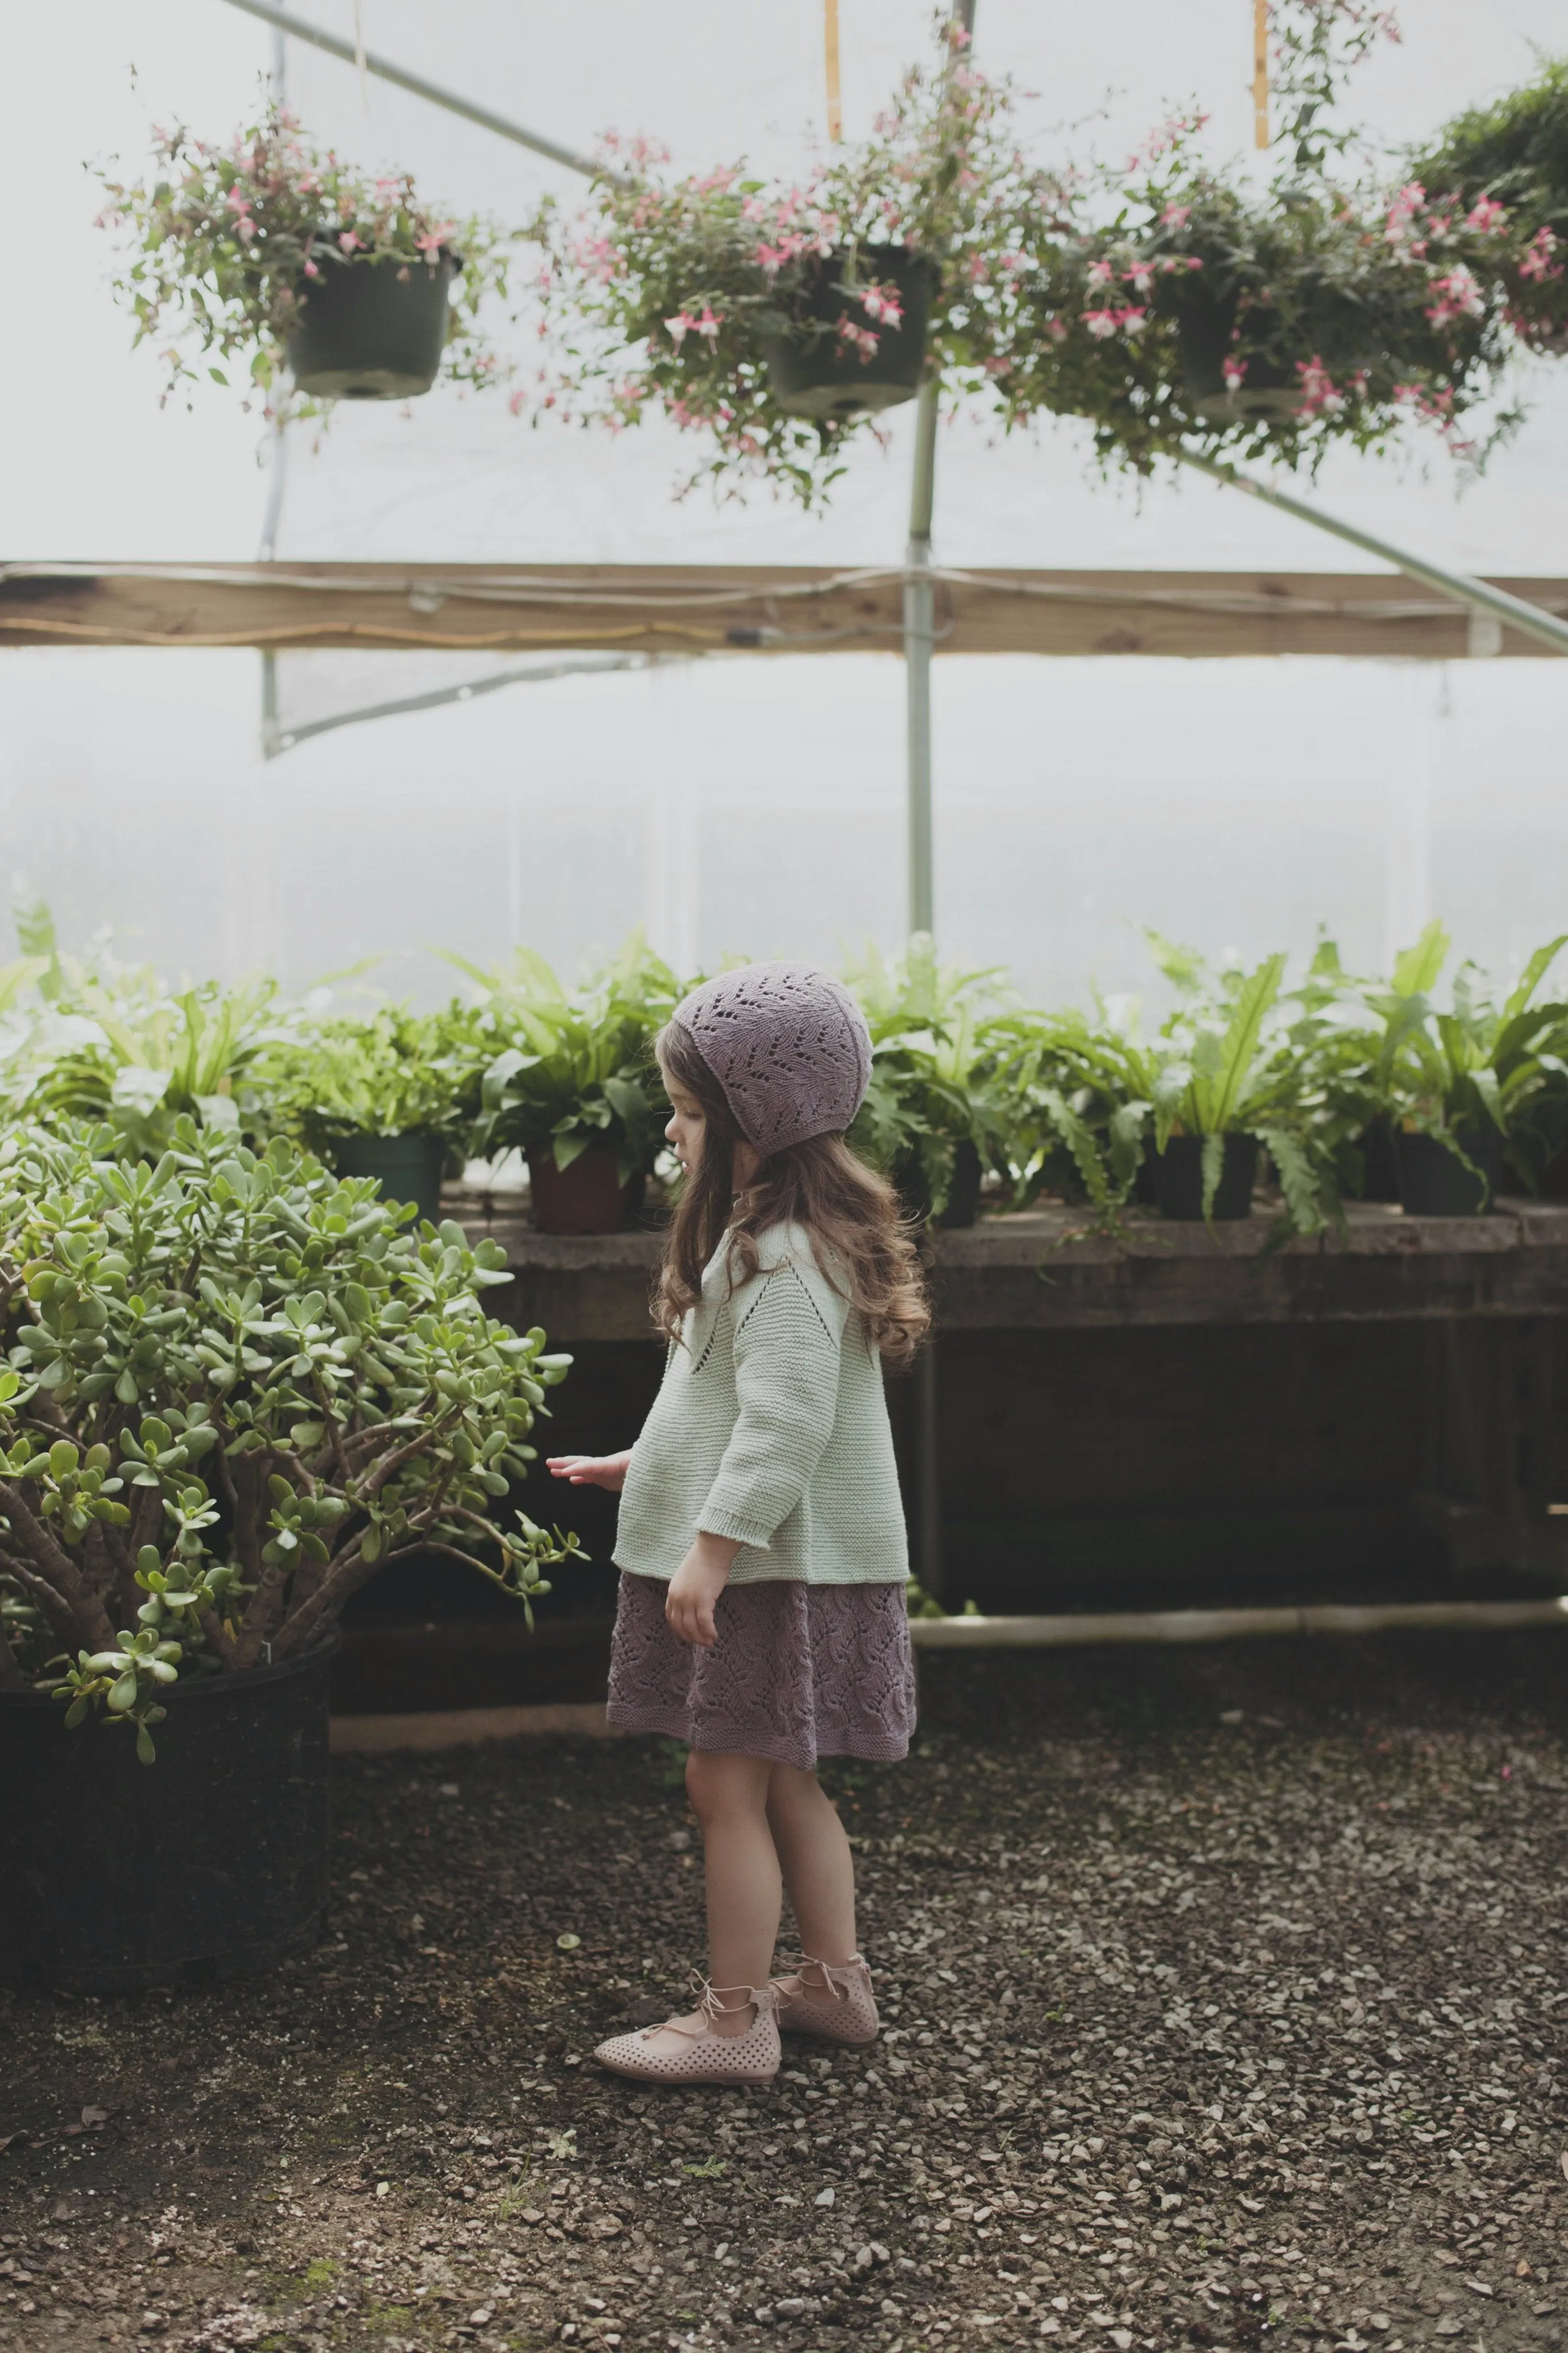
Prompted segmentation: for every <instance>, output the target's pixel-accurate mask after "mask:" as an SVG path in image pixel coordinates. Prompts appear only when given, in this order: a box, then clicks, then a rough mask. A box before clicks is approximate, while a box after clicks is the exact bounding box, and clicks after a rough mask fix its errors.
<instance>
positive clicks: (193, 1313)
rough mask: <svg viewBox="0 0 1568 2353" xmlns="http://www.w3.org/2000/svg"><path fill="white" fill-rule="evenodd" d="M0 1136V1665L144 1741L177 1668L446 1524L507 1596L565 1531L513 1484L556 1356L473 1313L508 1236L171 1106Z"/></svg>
mask: <svg viewBox="0 0 1568 2353" xmlns="http://www.w3.org/2000/svg"><path fill="white" fill-rule="evenodd" d="M118 1149H119V1138H118V1136H117V1134H115V1133H114V1131H113V1130H111V1129H110V1128H108V1127H106V1126H100V1127H99V1128H97V1129H95V1130H91V1131H86V1130H83V1131H79V1132H77V1133H75V1134H69V1135H63V1136H53V1135H48V1134H43V1133H41V1132H40V1131H38V1130H36V1129H34V1130H26V1131H23V1132H21V1133H19V1134H13V1135H11V1136H10V1137H8V1138H7V1139H6V1140H5V1143H4V1144H3V1145H0V1315H3V1318H4V1326H5V1351H6V1355H7V1357H8V1363H7V1364H6V1366H5V1370H4V1372H3V1373H0V1594H3V1595H5V1597H6V1599H7V1601H8V1603H9V1605H10V1606H9V1608H8V1609H7V1610H6V1616H5V1635H6V1641H5V1647H4V1648H3V1649H0V1681H5V1682H8V1683H10V1684H12V1685H13V1686H20V1685H23V1684H26V1683H29V1682H37V1681H39V1680H43V1679H47V1680H49V1681H50V1682H51V1683H53V1685H54V1687H55V1688H57V1690H58V1694H59V1696H60V1697H61V1698H62V1699H65V1700H66V1701H68V1704H69V1717H70V1721H71V1722H73V1723H76V1722H79V1721H80V1720H81V1718H82V1716H83V1715H86V1714H88V1713H89V1712H91V1711H93V1710H94V1709H96V1708H98V1707H99V1706H100V1705H101V1706H102V1708H103V1709H104V1711H105V1712H106V1715H107V1717H108V1720H109V1721H110V1723H126V1724H131V1725H134V1726H135V1727H136V1741H137V1746H138V1750H139V1753H140V1754H142V1757H145V1758H148V1759H149V1760H150V1759H151V1756H152V1737H151V1729H150V1727H151V1726H152V1725H154V1724H156V1723H157V1721H158V1720H159V1718H160V1716H161V1715H162V1714H163V1705H162V1701H161V1698H160V1694H162V1693H163V1691H165V1690H166V1688H167V1686H168V1685H169V1684H170V1683H172V1682H174V1680H175V1679H176V1678H177V1677H179V1676H182V1675H185V1674H189V1673H192V1672H196V1673H210V1672H217V1671H221V1670H225V1669H228V1670H238V1669H242V1668H246V1667H250V1666H254V1665H255V1664H256V1663H257V1662H258V1660H260V1659H262V1658H264V1657H266V1658H270V1659H272V1660H277V1659H280V1658H287V1657H290V1656H293V1655H295V1654H297V1653H299V1652H300V1651H304V1650H307V1649H309V1648H310V1646H311V1645H312V1644H315V1643H318V1642H320V1641H321V1640H322V1639H323V1638H324V1636H325V1635H326V1634H327V1632H328V1630H330V1628H331V1625H332V1623H333V1621H334V1620H336V1618H337V1616H338V1614H339V1612H340V1611H341V1610H342V1607H343V1605H344V1603H345V1602H346V1601H347V1600H348V1599H349V1597H350V1596H351V1595H352V1594H353V1593H354V1592H356V1591H357V1590H358V1589H359V1588H360V1587H361V1586H363V1584H364V1583H365V1582H366V1581H367V1579H368V1578H370V1577H373V1576H374V1574H375V1573H376V1572H377V1570H378V1569H380V1568H381V1567H384V1566H385V1565H386V1564H387V1563H389V1562H391V1561H395V1560H398V1559H404V1558H407V1557H409V1556H413V1555H415V1554H417V1553H430V1552H436V1553H440V1554H444V1555H446V1556H448V1557H450V1558H454V1559H458V1560H460V1561H462V1562H463V1563H464V1564H465V1565H466V1566H468V1567H470V1568H472V1569H473V1570H474V1571H475V1572H476V1574H478V1575H479V1576H481V1577H485V1578H487V1579H488V1580H489V1583H490V1584H492V1585H494V1586H495V1587H496V1588H498V1589H499V1590H500V1591H501V1592H504V1593H507V1594H510V1595H511V1596H512V1597H514V1598H515V1599H518V1600H520V1601H521V1604H522V1606H523V1609H524V1610H525V1612H528V1611H529V1610H530V1603H531V1599H532V1597H533V1596H535V1595H537V1594H541V1593H544V1592H547V1591H548V1590H549V1587H548V1586H547V1585H546V1584H545V1583H544V1581H543V1579H542V1576H541V1571H542V1569H544V1568H546V1567H552V1566H553V1565H555V1564H556V1563H558V1562H561V1561H563V1560H565V1559H567V1558H568V1557H570V1556H572V1555H573V1554H574V1552H575V1550H576V1538H575V1537H574V1536H573V1535H566V1536H562V1535H559V1534H558V1533H557V1534H553V1535H552V1534H549V1533H547V1532H546V1531H545V1530H543V1529H541V1528H539V1527H536V1526H535V1525H533V1523H532V1522H531V1520H529V1519H528V1518H527V1517H526V1516H525V1515H524V1514H522V1513H521V1512H519V1511H517V1510H516V1509H515V1508H512V1507H511V1506H510V1493H511V1489H512V1486H513V1483H514V1482H516V1481H517V1480H519V1479H521V1477H522V1476H523V1475H524V1474H525V1473H526V1472H527V1470H528V1467H529V1464H530V1463H531V1461H532V1460H533V1454H534V1450H533V1448H532V1447H531V1445H530V1444H529V1442H528V1440H529V1436H530V1432H531V1430H532V1428H533V1424H534V1420H535V1418H536V1416H537V1415H539V1414H540V1413H542V1411H543V1410H544V1409H545V1406H544V1400H545V1395H546V1392H547V1390H548V1389H549V1388H552V1387H553V1386H554V1385H555V1384H556V1383H557V1382H559V1381H560V1380H562V1379H563V1377H564V1376H565V1373H566V1370H567V1367H568V1366H569V1364H570V1358H568V1357H565V1356H552V1355H549V1354H547V1353H546V1350H545V1340H544V1335H543V1333H542V1332H541V1331H537V1330H536V1331H531V1332H528V1333H524V1334H519V1333H516V1332H513V1331H512V1330H511V1329H510V1327H509V1326H508V1325H506V1324H500V1323H497V1322H495V1321H494V1320H493V1319H491V1318H490V1317H489V1316H487V1314H485V1310H484V1303H483V1294H484V1293H485V1292H486V1291H487V1290H488V1289H489V1288H490V1287H491V1286H492V1285H497V1284H501V1283H505V1282H507V1281H508V1280H509V1276H508V1272H507V1267H506V1254H505V1252H504V1251H503V1250H500V1247H499V1246H498V1245H497V1244H495V1243H493V1242H489V1241H481V1242H479V1243H478V1244H474V1245H470V1244H469V1242H468V1240H467V1237H466V1236H465V1235H464V1234H463V1232H462V1230H461V1229H460V1228H459V1227H458V1226H456V1225H453V1224H450V1223H447V1224H444V1225H443V1226H442V1227H441V1228H440V1229H439V1231H438V1232H437V1233H434V1234H432V1235H430V1236H429V1238H428V1239H426V1240H415V1239H414V1238H413V1237H411V1236H410V1235H409V1234H408V1233H407V1232H405V1231H404V1230H403V1229H402V1213H401V1212H400V1211H399V1210H398V1209H396V1208H395V1207H393V1206H391V1205H387V1204H384V1203H383V1202H382V1201H381V1200H380V1199H379V1198H378V1197H377V1192H376V1188H375V1187H374V1184H372V1183H371V1182H370V1181H368V1180H366V1179H358V1180H355V1179H347V1180H340V1179H339V1178H337V1177H335V1176H331V1174H330V1173H329V1172H328V1171H327V1170H326V1169H324V1168H323V1167H321V1165H320V1164H319V1163H318V1162H317V1161H315V1160H313V1159H311V1158H310V1157H308V1156H306V1155H302V1154H300V1152H299V1151H298V1150H296V1149H295V1147H294V1146H293V1145H289V1144H288V1143H286V1142H284V1141H282V1140H281V1139H279V1140H276V1141H274V1142H273V1143H272V1144H271V1145H269V1146H268V1150H267V1152H266V1153H265V1155H259V1156H258V1155H256V1154H254V1153H252V1152H250V1151H247V1149H246V1148H245V1147H244V1146H243V1145H237V1144H236V1143H235V1142H234V1141H233V1140H232V1139H231V1138H229V1137H226V1136H224V1135H222V1134H214V1133H213V1132H211V1131H205V1132H204V1131H202V1130H199V1129H198V1128H197V1127H196V1125H195V1122H194V1121H193V1120H191V1119H188V1118H185V1119H181V1120H179V1121H177V1122H176V1123H175V1125H174V1134H173V1138H172V1142H171V1145H170V1148H169V1149H168V1150H167V1151H166V1152H165V1153H164V1154H163V1155H162V1157H161V1158H160V1159H159V1160H158V1162H157V1164H156V1166H150V1165H149V1164H148V1163H147V1162H146V1161H144V1160H143V1161H140V1162H138V1163H136V1164H135V1165H134V1166H128V1165H126V1164H125V1163H124V1162H123V1161H122V1160H121V1159H120V1158H119V1157H118V1156H117V1154H118Z"/></svg>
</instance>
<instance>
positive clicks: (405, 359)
mask: <svg viewBox="0 0 1568 2353" xmlns="http://www.w3.org/2000/svg"><path fill="white" fill-rule="evenodd" d="M319 266H320V267H321V276H320V277H319V278H312V279H310V280H307V281H306V283H305V284H303V285H302V286H301V287H300V298H301V301H302V303H303V309H302V311H301V312H300V321H299V323H298V325H297V326H296V327H295V329H294V332H293V333H292V334H291V335H290V336H289V343H288V358H289V371H290V373H291V374H292V375H293V378H294V382H295V384H296V385H297V386H298V387H299V389H300V391H301V392H307V393H310V394H311V395H313V396H314V397H315V398H316V399H318V400H410V399H414V398H416V397H417V396H418V395H419V394H420V393H423V392H428V391H429V389H430V387H431V385H433V384H434V383H435V381H436V377H437V373H438V371H439V369H440V365H441V353H442V352H443V351H444V350H445V348H446V343H447V290H448V289H449V287H450V285H451V282H452V280H453V279H454V278H455V277H456V276H457V274H458V270H459V269H461V268H462V263H461V262H460V261H459V260H458V257H457V255H456V254H442V255H441V256H440V257H439V259H437V262H436V265H435V267H434V269H432V267H431V266H430V264H429V263H428V262H426V261H399V260H398V259H396V258H395V256H394V257H390V258H388V259H386V260H384V261H349V262H342V263H331V262H323V263H322V264H321V265H319Z"/></svg>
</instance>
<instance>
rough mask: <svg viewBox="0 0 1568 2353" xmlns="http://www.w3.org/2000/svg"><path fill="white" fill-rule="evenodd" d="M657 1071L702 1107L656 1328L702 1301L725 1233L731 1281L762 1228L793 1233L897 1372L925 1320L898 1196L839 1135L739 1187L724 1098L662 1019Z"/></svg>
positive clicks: (920, 1279)
mask: <svg viewBox="0 0 1568 2353" xmlns="http://www.w3.org/2000/svg"><path fill="white" fill-rule="evenodd" d="M654 1043H655V1050H656V1051H657V1052H658V1059H659V1062H660V1064H661V1066H662V1068H663V1069H664V1070H665V1071H667V1072H668V1075H669V1077H670V1078H672V1079H673V1080H674V1081H675V1083H676V1085H677V1086H678V1087H680V1088H681V1089H683V1091H684V1092H686V1093H687V1094H689V1095H694V1096H695V1097H696V1099H697V1101H698V1102H699V1103H700V1104H701V1106H702V1115H703V1120H704V1124H705V1126H704V1134H703V1142H702V1156H701V1159H700V1161H699V1163H698V1165H697V1166H696V1167H695V1168H694V1169H692V1171H691V1172H690V1174H689V1176H688V1177H687V1179H686V1182H685V1184H684V1185H683V1186H682V1187H681V1191H680V1198H679V1201H678V1202H677V1204H676V1209H675V1215H674V1217H673V1218H672V1219H671V1220H670V1224H669V1230H668V1239H667V1240H666V1242H665V1246H664V1263H663V1265H662V1266H661V1267H660V1269H659V1273H658V1282H657V1285H656V1287H655V1292H654V1314H655V1317H656V1319H657V1321H658V1326H659V1329H660V1331H662V1332H664V1333H666V1334H668V1336H669V1337H670V1338H671V1339H679V1335H680V1325H681V1319H682V1317H683V1316H684V1315H685V1314H687V1312H688V1310H689V1309H690V1308H693V1307H695V1306H696V1305H697V1303H698V1301H699V1300H700V1298H701V1296H702V1271H703V1269H704V1268H705V1267H706V1266H707V1264H708V1262H709V1261H710V1259H711V1257H712V1255H713V1253H714V1251H715V1250H717V1249H718V1247H719V1245H720V1243H721V1241H722V1240H723V1239H724V1236H725V1234H726V1233H728V1234H729V1236H730V1250H729V1271H730V1280H731V1283H732V1284H733V1283H737V1282H748V1281H749V1280H750V1278H751V1277H752V1275H753V1274H755V1273H756V1271H757V1268H758V1266H759V1264H760V1262H761V1261H760V1259H759V1255H758V1250H757V1237H758V1236H759V1235H760V1234H763V1233H765V1232H766V1231H767V1230H768V1229H769V1227H770V1226H777V1225H784V1224H793V1225H799V1226H804V1227H805V1229H806V1231H807V1232H808V1233H809V1234H810V1235H812V1237H813V1238H814V1239H815V1240H816V1241H817V1242H818V1243H819V1244H820V1245H821V1249H822V1271H823V1273H824V1274H825V1275H826V1278H827V1280H828V1281H829V1282H833V1283H835V1284H837V1287H838V1289H839V1290H840V1291H842V1292H843V1293H845V1295H846V1296H847V1299H848V1301H849V1303H850V1305H851V1306H852V1307H853V1308H854V1309H855V1310H856V1311H857V1312H858V1314H859V1315H860V1316H861V1317H862V1318H863V1319H864V1321H865V1326H866V1336H867V1338H868V1341H869V1342H870V1345H872V1347H874V1348H876V1349H879V1351H880V1353H881V1356H882V1359H883V1361H884V1363H886V1364H887V1365H889V1366H891V1367H892V1368H893V1369H894V1370H895V1371H902V1370H903V1369H904V1367H905V1366H908V1365H909V1364H910V1362H911V1361H912V1359H913V1356H914V1354H915V1351H916V1349H917V1348H918V1347H919V1346H920V1344H921V1341H922V1340H923V1339H924V1337H925V1335H926V1332H927V1330H928V1328H929V1326H930V1324H931V1310H930V1308H929V1306H928V1305H927V1303H926V1293H925V1280H924V1276H923V1274H922V1272H921V1262H920V1258H919V1255H918V1254H917V1252H916V1250H915V1246H914V1243H913V1241H912V1240H911V1239H910V1233H909V1230H908V1228H907V1225H906V1222H905V1219H904V1218H903V1216H902V1214H901V1212H900V1208H899V1198H898V1195H897V1194H896V1193H895V1192H894V1190H893V1188H892V1187H891V1186H890V1185H889V1183H888V1181H887V1179H886V1178H885V1177H882V1176H878V1175H877V1174H876V1173H875V1171H874V1170H872V1169H870V1168H868V1167H867V1166H866V1164H865V1162H864V1161H863V1160H860V1159H858V1158H857V1156H856V1155H855V1154H854V1153H853V1152H851V1151H850V1149H849V1147H848V1145H847V1144H846V1143H845V1141H844V1138H843V1137H842V1136H841V1135H814V1136H810V1137H808V1138H807V1140H806V1141H805V1143H804V1144H789V1145H784V1148H783V1150H782V1151H779V1152H773V1153H770V1154H769V1155H768V1157H767V1159H766V1160H764V1161H763V1165H762V1166H761V1167H760V1168H759V1169H758V1171H757V1173H756V1175H755V1176H753V1177H752V1182H751V1183H750V1184H749V1185H748V1186H747V1187H746V1189H745V1191H744V1192H743V1193H741V1194H737V1193H736V1190H735V1182H734V1168H735V1146H736V1145H737V1144H739V1143H740V1142H742V1134H741V1130H740V1128H739V1126H738V1125H737V1124H736V1121H735V1115H734V1113H733V1112H731V1109H730V1106H729V1103H728V1102H727V1101H726V1100H725V1096H724V1092H723V1090H722V1088H721V1086H720V1084H719V1082H718V1081H717V1079H715V1078H714V1076H713V1073H712V1072H711V1071H710V1069H709V1068H708V1065H707V1063H706V1062H705V1061H704V1060H703V1059H702V1057H701V1055H700V1053H699V1052H698V1050H697V1046H696V1043H695V1041H694V1040H693V1039H692V1037H691V1034H690V1032H689V1030H687V1029H682V1028H681V1026H680V1024H679V1022H678V1021H671V1022H669V1023H668V1024H667V1025H666V1027H665V1028H664V1029H661V1030H660V1031H659V1034H658V1038H657V1039H655V1041H654Z"/></svg>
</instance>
